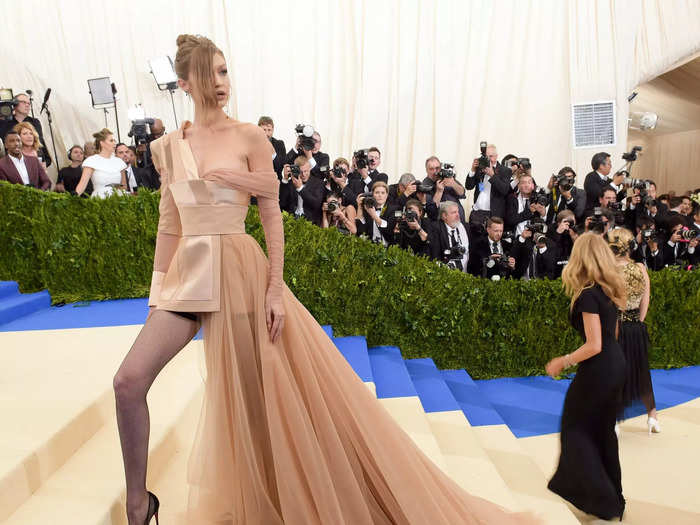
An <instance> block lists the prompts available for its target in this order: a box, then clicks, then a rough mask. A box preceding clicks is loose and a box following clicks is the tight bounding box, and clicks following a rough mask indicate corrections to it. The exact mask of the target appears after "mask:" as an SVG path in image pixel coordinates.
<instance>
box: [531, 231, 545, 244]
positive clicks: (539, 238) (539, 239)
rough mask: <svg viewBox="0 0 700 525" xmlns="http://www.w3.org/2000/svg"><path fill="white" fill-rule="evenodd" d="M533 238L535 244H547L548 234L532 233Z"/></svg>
mask: <svg viewBox="0 0 700 525" xmlns="http://www.w3.org/2000/svg"><path fill="white" fill-rule="evenodd" d="M532 240H533V241H534V243H535V244H540V243H543V244H546V243H547V236H546V235H545V234H544V233H540V232H537V233H533V234H532Z"/></svg>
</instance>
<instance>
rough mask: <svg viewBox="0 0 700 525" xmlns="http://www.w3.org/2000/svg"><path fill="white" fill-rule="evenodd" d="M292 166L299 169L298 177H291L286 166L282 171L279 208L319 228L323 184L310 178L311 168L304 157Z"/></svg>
mask: <svg viewBox="0 0 700 525" xmlns="http://www.w3.org/2000/svg"><path fill="white" fill-rule="evenodd" d="M294 166H296V167H297V168H299V174H298V175H292V170H291V168H290V166H289V165H287V164H285V165H284V167H283V169H282V180H281V181H280V182H281V184H280V208H281V209H282V210H284V211H287V212H289V213H291V214H292V215H294V216H295V217H297V218H299V217H304V218H305V219H306V220H308V221H311V222H313V223H314V224H315V225H316V226H321V219H322V213H323V212H322V207H323V197H324V194H325V190H324V187H323V183H322V182H321V181H320V180H319V179H317V178H316V177H312V176H311V166H310V164H309V161H308V160H307V158H306V157H305V156H304V155H299V156H298V157H297V158H296V159H295V161H294Z"/></svg>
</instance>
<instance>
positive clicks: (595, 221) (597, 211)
mask: <svg viewBox="0 0 700 525" xmlns="http://www.w3.org/2000/svg"><path fill="white" fill-rule="evenodd" d="M603 218H604V214H603V208H601V207H600V206H596V207H595V208H593V215H592V216H591V220H590V222H589V223H588V228H589V229H590V230H591V231H593V232H596V233H603V232H604V231H605V223H606V222H607V221H605V220H603Z"/></svg>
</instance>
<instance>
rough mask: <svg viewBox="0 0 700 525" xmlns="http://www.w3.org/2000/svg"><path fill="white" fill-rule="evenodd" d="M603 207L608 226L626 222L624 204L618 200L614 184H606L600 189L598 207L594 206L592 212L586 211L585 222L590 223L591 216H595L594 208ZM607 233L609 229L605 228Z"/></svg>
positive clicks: (620, 224)
mask: <svg viewBox="0 0 700 525" xmlns="http://www.w3.org/2000/svg"><path fill="white" fill-rule="evenodd" d="M599 208H600V209H601V210H602V211H601V213H602V214H603V215H605V217H606V220H607V222H608V223H609V225H608V227H609V228H612V227H614V226H616V225H618V226H622V225H623V224H624V222H625V217H624V213H623V212H622V206H621V204H620V203H619V202H617V200H616V193H615V190H614V189H613V187H612V186H610V185H606V186H603V188H602V189H601V190H600V195H599V196H598V207H597V208H594V209H593V210H591V211H590V212H586V213H585V216H586V220H585V224H586V225H588V224H589V222H590V218H591V216H593V214H594V213H593V212H594V210H597V209H599ZM605 232H606V233H607V229H606V230H605Z"/></svg>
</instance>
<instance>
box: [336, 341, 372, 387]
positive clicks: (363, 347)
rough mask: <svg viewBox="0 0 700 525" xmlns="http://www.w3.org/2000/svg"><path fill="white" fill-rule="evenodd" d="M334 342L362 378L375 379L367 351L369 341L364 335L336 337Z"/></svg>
mask: <svg viewBox="0 0 700 525" xmlns="http://www.w3.org/2000/svg"><path fill="white" fill-rule="evenodd" d="M333 342H334V343H335V346H336V347H338V350H340V353H341V354H343V357H344V358H345V360H346V361H347V362H348V363H349V364H350V366H351V367H352V369H353V370H354V371H355V373H356V374H357V375H358V376H359V377H360V379H362V380H363V381H374V378H373V375H372V366H371V365H370V362H369V354H368V353H367V341H366V340H365V338H364V337H360V336H351V337H336V338H335V339H333Z"/></svg>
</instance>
